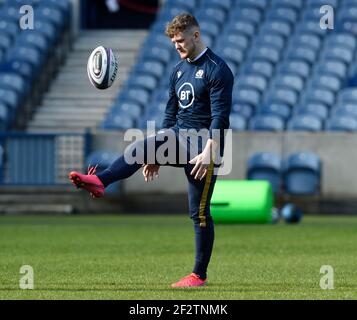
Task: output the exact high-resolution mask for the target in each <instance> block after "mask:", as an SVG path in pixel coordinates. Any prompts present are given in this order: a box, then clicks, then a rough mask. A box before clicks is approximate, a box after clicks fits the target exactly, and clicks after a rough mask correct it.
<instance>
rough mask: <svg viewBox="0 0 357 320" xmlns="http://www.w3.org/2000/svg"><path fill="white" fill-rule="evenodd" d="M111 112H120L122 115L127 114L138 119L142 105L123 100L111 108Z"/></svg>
mask: <svg viewBox="0 0 357 320" xmlns="http://www.w3.org/2000/svg"><path fill="white" fill-rule="evenodd" d="M110 113H111V114H120V115H122V116H129V117H130V118H133V119H139V117H140V116H141V113H142V107H141V105H140V104H138V103H135V102H123V103H119V104H117V105H114V107H113V108H112V109H111V112H110Z"/></svg>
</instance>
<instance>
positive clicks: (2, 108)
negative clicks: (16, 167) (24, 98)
mask: <svg viewBox="0 0 357 320" xmlns="http://www.w3.org/2000/svg"><path fill="white" fill-rule="evenodd" d="M9 120H10V119H9V109H8V107H7V105H6V104H5V103H3V102H0V131H7V129H8V128H9V125H10V123H9V122H10V121H9ZM0 147H1V146H0ZM0 162H1V159H0Z"/></svg>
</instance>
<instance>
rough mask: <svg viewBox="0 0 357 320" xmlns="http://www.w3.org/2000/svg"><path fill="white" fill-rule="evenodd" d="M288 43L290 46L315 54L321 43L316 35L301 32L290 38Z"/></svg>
mask: <svg viewBox="0 0 357 320" xmlns="http://www.w3.org/2000/svg"><path fill="white" fill-rule="evenodd" d="M290 41H291V45H292V46H295V47H305V48H310V49H312V50H314V51H315V52H316V51H317V50H319V49H320V48H321V42H322V41H321V39H320V38H319V37H318V36H317V35H314V34H311V33H301V32H298V33H296V34H295V35H294V36H292V38H291V40H290Z"/></svg>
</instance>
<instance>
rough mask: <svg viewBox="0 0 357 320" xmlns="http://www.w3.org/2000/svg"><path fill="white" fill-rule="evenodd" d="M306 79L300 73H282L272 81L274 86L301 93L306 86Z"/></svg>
mask: <svg viewBox="0 0 357 320" xmlns="http://www.w3.org/2000/svg"><path fill="white" fill-rule="evenodd" d="M304 84H305V83H304V80H303V78H301V77H300V76H298V75H292V74H280V75H278V76H277V77H276V78H275V79H274V80H273V82H272V85H271V87H272V88H282V89H283V88H286V89H292V90H294V91H295V92H296V93H300V92H301V91H302V90H303V88H304Z"/></svg>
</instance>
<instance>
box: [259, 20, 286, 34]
mask: <svg viewBox="0 0 357 320" xmlns="http://www.w3.org/2000/svg"><path fill="white" fill-rule="evenodd" d="M261 28H262V30H264V32H265V33H267V34H277V35H281V36H283V37H284V38H288V37H289V36H290V34H291V31H292V28H291V26H290V24H289V23H287V22H283V21H266V22H265V23H264V24H263V25H262V26H261Z"/></svg>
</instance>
